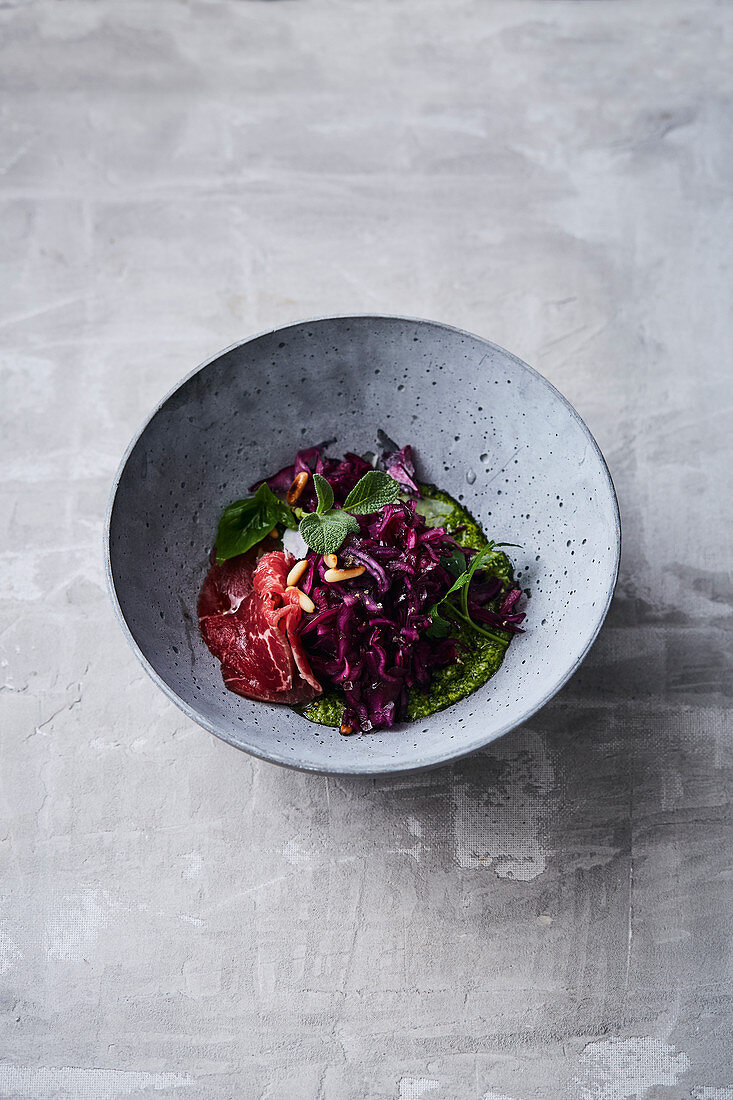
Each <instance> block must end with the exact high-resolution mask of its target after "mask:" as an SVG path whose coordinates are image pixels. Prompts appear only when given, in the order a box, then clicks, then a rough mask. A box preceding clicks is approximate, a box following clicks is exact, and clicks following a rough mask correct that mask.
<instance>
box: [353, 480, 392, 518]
mask: <svg viewBox="0 0 733 1100" xmlns="http://www.w3.org/2000/svg"><path fill="white" fill-rule="evenodd" d="M400 491H401V490H400V486H399V483H398V482H396V481H395V479H394V478H393V477H390V476H389V474H383V473H382V472H381V471H380V470H370V471H369V473H368V474H364V476H363V477H362V478H361V480H360V481H358V482H357V483H356V485H355V486H354V488H353V489H352V490H351V492H350V493H349V495H348V496H347V498H346V500H345V502H344V508H345V509H346V510H347V511H349V512H353V513H354V515H356V516H366V515H368V514H369V513H370V512H378V511H379V509H380V508H384V507H386V505H388V504H394V502H395V501H396V500H397V498H398V497H399V495H400Z"/></svg>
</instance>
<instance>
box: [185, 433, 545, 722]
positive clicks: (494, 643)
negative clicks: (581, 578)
mask: <svg viewBox="0 0 733 1100" xmlns="http://www.w3.org/2000/svg"><path fill="white" fill-rule="evenodd" d="M380 441H381V443H382V449H381V452H380V453H379V454H378V455H375V454H371V453H368V454H366V455H363V456H361V455H357V454H353V453H349V452H347V453H346V454H345V455H344V456H343V458H341V459H336V458H333V457H329V456H328V455H327V454H326V449H327V445H326V444H321V445H319V446H316V447H309V448H308V449H306V450H302V451H299V452H298V454H297V455H296V456H295V460H294V462H293V464H292V465H290V466H287V467H285V468H284V469H282V470H280V471H278V472H277V473H276V474H273V475H272V476H271V477H267V478H265V479H264V480H262V481H260V482H258V483H256V484H255V485H253V486H252V489H251V494H252V495H251V496H249V497H246V498H244V499H242V500H238V501H236V502H234V503H233V504H231V505H229V507H227V508H226V509H225V510H224V513H223V515H222V517H221V520H220V522H219V527H218V531H217V537H216V546H215V548H214V550H213V551H212V560H211V567H210V569H209V572H208V574H207V577H206V579H205V581H204V584H203V587H202V589H201V593H200V595H199V603H198V615H199V624H200V629H201V633H202V636H203V638H204V641H205V642H206V644H207V645H208V647H209V649H210V650H211V652H212V653H213V654H214V656H215V657H216V658H217V659H218V660H219V661H220V662H221V666H222V675H223V678H224V683H225V685H226V686H227V687H228V688H229V689H230V690H231V691H234V692H236V693H238V694H240V695H243V696H246V697H248V698H250V699H259V700H263V701H267V702H283V703H288V704H290V705H294V706H297V708H298V709H299V710H300V712H301V713H302V714H304V715H305V716H306V717H308V718H310V719H312V720H313V721H315V722H319V723H322V724H327V725H335V726H338V727H339V729H340V731H341V733H342V734H351V733H367V732H369V731H372V730H380V729H384V728H386V727H391V726H393V725H394V724H395V723H397V722H401V721H404V720H410V719H416V718H420V717H424V716H426V715H427V714H430V713H433V712H434V711H436V710H440V709H442V708H443V707H446V706H449V705H450V704H451V703H453V702H455V701H456V700H457V699H460V698H462V697H463V696H465V695H467V694H469V693H470V692H472V691H474V690H476V688H477V687H479V686H480V685H481V684H482V683H484V682H485V681H486V680H487V679H488V678H489V677H490V676H491V675H493V673H494V672H495V671H496V670H497V669H498V667H499V665H500V664H501V662H502V660H503V658H504V655H505V653H506V650H507V648H508V646H509V643H510V642H511V639H512V637H513V636H514V635H515V634H518V633H521V632H522V630H521V626H520V624H521V623H522V622H523V620H524V618H525V615H524V612H523V611H520V610H519V601H520V599H521V597H522V590H521V589H520V588H519V587H518V586H517V585H516V584H515V581H514V572H513V567H512V564H511V561H510V560H509V558H508V557H507V555H506V553H505V547H507V546H509V545H510V544H507V543H497V542H492V541H490V540H488V539H487V537H486V535H485V534H484V532H483V531H482V530H481V528H480V526H479V525H478V524H477V522H476V520H475V519H474V518H473V516H472V515H471V514H470V513H469V512H468V511H467V510H466V509H465V508H464V507H463V506H462V505H461V504H460V503H459V502H458V501H456V500H454V499H453V498H452V497H450V496H449V495H448V494H447V493H444V492H442V491H441V490H439V489H436V488H435V487H434V486H432V485H428V484H424V483H421V482H420V481H418V480H417V477H416V473H415V463H414V459H413V455H412V451H411V448H410V447H409V446H405V447H402V448H398V447H397V445H396V444H393V443H392V441H391V440H389V439H388V438H387V437H386V436H384V435H383V434H382V433H380Z"/></svg>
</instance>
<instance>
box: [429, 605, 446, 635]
mask: <svg viewBox="0 0 733 1100" xmlns="http://www.w3.org/2000/svg"><path fill="white" fill-rule="evenodd" d="M441 603H442V600H439V601H438V603H436V604H433V606H432V607H431V608H430V618H431V619H432V622H431V624H430V626H429V627H428V629H427V630H426V631H425V633H426V634H427V636H428V638H447V637H448V635H449V634H450V632H451V630H450V623H449V622H448V620H447V619H444V618H443V616H442V615H441V614H440V604H441Z"/></svg>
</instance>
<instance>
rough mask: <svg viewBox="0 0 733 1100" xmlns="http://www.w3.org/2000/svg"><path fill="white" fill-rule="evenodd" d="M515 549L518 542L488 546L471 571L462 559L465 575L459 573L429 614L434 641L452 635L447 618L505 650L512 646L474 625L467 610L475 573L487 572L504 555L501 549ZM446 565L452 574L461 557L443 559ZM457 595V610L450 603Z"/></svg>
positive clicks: (483, 628)
mask: <svg viewBox="0 0 733 1100" xmlns="http://www.w3.org/2000/svg"><path fill="white" fill-rule="evenodd" d="M516 545H517V543H515V542H488V543H487V544H486V546H484V547H483V548H482V549H481V550H479V551H478V553H477V554H474V556H473V557H472V558H471V562H470V565H469V566H468V568H465V557H464V558H463V564H464V569H463V572H461V573H459V575H458V576H457V577H456V579H455V580H454V581H453V584H452V585H451V586H450V588H449V589H448V591H447V592H446V594H445V595H444V596H443V598H442V600H439V601H438V603H437V604H436V605H435V606H434V607H433V608H432V610H431V613H430V614H431V617H432V620H433V622H432V625H431V626H430V627H429V629H428V631H427V633H428V634H429V635H430V636H431V637H435V638H444V637H445V636H446V634H447V633H449V631H450V624H449V623H448V622H447V621H446V618H445V616H447V617H448V619H456V618H457V619H460V620H461V621H462V622H464V623H465V624H466V625H467V626H470V627H471V628H472V629H473V630H475V631H477V632H478V633H479V634H484V635H485V636H486V637H487V638H491V639H492V641H495V642H501V644H502V645H505V646H508V645H509V639H508V638H506V637H504V636H502V635H501V634H497V633H495V631H493V630H487V629H486V627H484V626H479V624H478V623H477V622H474V620H473V619H472V618H471V614H470V612H469V610H468V591H469V588H470V587H471V581H472V580H473V576H474V573H476V572H478V570H479V569H488V568H489V567H490V565H491V563H492V560H494V559H495V558H497V557H499V556H500V555H501V551H500V550H498V547H500V546H516ZM501 556H503V555H501ZM443 564H444V565H445V567H446V568H447V569H448V571H449V572H451V573H453V571H454V567H455V566H456V565H457V564H458V556H457V554H456V553H455V551H454V553H453V555H452V559H443ZM454 592H458V593H460V607H456V605H455V604H453V603H451V602H447V601H448V597H449V596H450V595H452V594H453V593H454ZM441 612H442V613H441Z"/></svg>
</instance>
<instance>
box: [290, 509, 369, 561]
mask: <svg viewBox="0 0 733 1100" xmlns="http://www.w3.org/2000/svg"><path fill="white" fill-rule="evenodd" d="M358 530H359V524H358V523H357V521H356V520H355V519H354V517H353V516H350V515H349V513H348V512H344V511H343V510H342V509H340V508H331V509H329V511H327V512H307V513H306V514H305V515H304V516H303V518H302V520H301V521H300V534H301V537H302V539H303V541H304V542H306V543H307V544H308V546H310V548H311V550H315V552H316V554H335V553H336V551H337V550H338V548H339V547H340V546H341V543H342V542H343V541H344V539H345V538H346V536H347V535H348V534H349V532H350V531H351V532H356V531H358Z"/></svg>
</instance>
